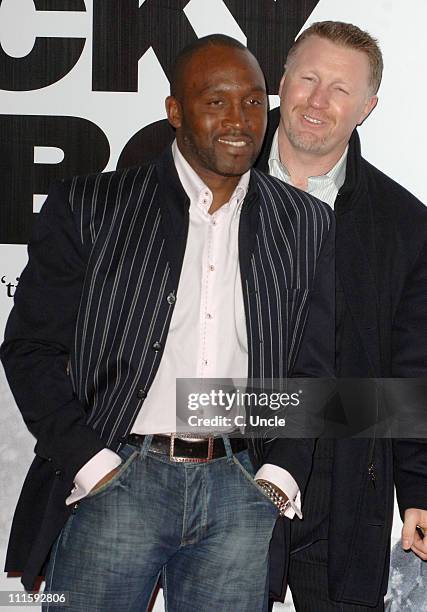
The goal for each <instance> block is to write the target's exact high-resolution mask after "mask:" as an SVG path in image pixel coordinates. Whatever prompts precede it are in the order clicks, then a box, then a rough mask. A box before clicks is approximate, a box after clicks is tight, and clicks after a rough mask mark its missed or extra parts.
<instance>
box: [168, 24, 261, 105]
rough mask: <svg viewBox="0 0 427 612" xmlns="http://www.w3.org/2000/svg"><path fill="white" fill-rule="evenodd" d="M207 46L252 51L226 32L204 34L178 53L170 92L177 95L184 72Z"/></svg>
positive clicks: (173, 68)
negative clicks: (190, 62)
mask: <svg viewBox="0 0 427 612" xmlns="http://www.w3.org/2000/svg"><path fill="white" fill-rule="evenodd" d="M205 47H230V48H231V49H239V50H240V51H247V52H248V53H250V51H249V50H248V48H247V47H245V45H243V44H242V43H241V42H239V41H238V40H236V39H235V38H232V37H231V36H226V35H225V34H209V36H202V38H198V39H197V40H195V41H194V42H192V43H190V44H189V45H187V46H186V47H184V48H183V49H182V50H181V51H180V52H179V53H178V55H177V57H176V59H175V62H174V64H173V67H172V73H171V81H170V93H171V96H176V95H177V92H178V89H179V85H180V82H181V79H182V75H183V74H184V70H185V68H186V66H187V64H188V62H189V61H190V60H191V58H192V57H193V55H195V54H196V53H197V52H198V51H200V49H204V48H205Z"/></svg>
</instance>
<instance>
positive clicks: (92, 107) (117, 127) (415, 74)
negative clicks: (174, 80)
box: [0, 0, 427, 610]
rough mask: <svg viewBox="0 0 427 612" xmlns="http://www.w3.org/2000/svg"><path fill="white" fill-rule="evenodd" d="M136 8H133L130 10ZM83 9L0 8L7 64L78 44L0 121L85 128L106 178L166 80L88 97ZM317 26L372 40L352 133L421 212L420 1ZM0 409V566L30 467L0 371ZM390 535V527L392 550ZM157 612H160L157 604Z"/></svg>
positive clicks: (152, 117)
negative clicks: (40, 39) (367, 90)
mask: <svg viewBox="0 0 427 612" xmlns="http://www.w3.org/2000/svg"><path fill="white" fill-rule="evenodd" d="M271 1H272V2H274V1H275V0H271ZM143 2H144V0H140V2H139V4H140V5H142V4H143ZM85 5H86V12H75V13H72V12H68V11H57V12H54V11H51V12H44V11H43V12H42V11H38V12H36V11H35V8H34V4H33V2H32V0H3V1H2V2H1V4H0V43H1V46H2V47H3V49H4V51H5V52H6V53H7V54H8V55H10V56H13V57H24V56H26V55H27V54H28V53H30V52H31V49H32V48H33V45H34V41H35V36H36V35H37V36H67V37H83V38H86V39H87V41H86V44H85V47H84V50H83V53H82V55H81V57H80V59H79V60H78V62H77V64H76V65H75V67H74V68H73V70H72V71H71V72H70V73H69V74H67V75H66V76H65V77H64V78H62V79H61V80H60V81H58V82H57V83H55V84H53V85H51V86H49V87H45V88H43V89H39V90H35V91H17V92H11V91H0V110H1V113H2V114H12V115H14V114H16V115H29V114H31V115H60V116H65V115H69V116H76V117H83V118H86V119H89V120H91V121H94V122H95V123H96V124H97V125H98V126H100V127H101V128H102V130H103V131H104V133H105V134H106V135H107V138H108V141H109V143H110V148H111V155H110V159H109V162H108V166H107V170H108V169H113V168H114V167H115V166H116V163H117V159H118V157H119V155H120V152H121V151H122V148H123V146H124V145H125V143H126V142H127V141H128V140H129V138H130V137H131V136H132V135H133V134H135V133H136V132H137V131H138V130H140V129H141V128H142V127H143V126H144V125H147V124H149V123H152V122H153V121H156V120H159V119H162V118H165V112H164V98H165V96H166V95H167V94H168V80H167V77H166V75H165V73H164V72H163V70H162V67H161V65H160V63H159V61H158V59H157V57H156V55H155V53H154V52H153V50H152V49H149V50H148V51H147V52H146V53H145V54H144V55H143V57H141V59H140V61H139V64H138V66H139V67H138V71H139V82H140V83H142V76H143V80H144V83H145V84H146V83H149V95H147V91H146V90H145V88H144V87H142V86H141V87H139V88H138V91H137V92H131V93H127V92H126V93H115V94H113V95H112V93H111V92H102V91H101V92H99V91H96V92H94V91H92V87H91V65H92V57H91V53H92V51H91V48H92V47H91V36H92V0H86V2H85ZM184 10H185V14H186V16H187V18H188V20H189V22H190V24H191V26H192V28H193V29H194V31H195V32H196V34H197V35H198V36H203V35H206V34H210V33H213V32H223V33H226V34H229V35H231V36H234V37H235V38H238V39H239V40H241V41H242V42H243V43H246V38H245V34H244V33H243V32H242V30H241V29H240V27H239V25H238V24H237V23H236V22H235V21H234V18H233V16H232V15H231V13H230V12H229V10H228V9H227V7H226V6H225V4H224V3H223V2H222V0H191V1H190V2H188V4H187V5H186V7H185V9H184ZM322 19H339V20H343V21H350V22H353V23H355V24H356V25H358V26H360V27H362V28H363V29H367V30H368V31H369V32H370V33H371V34H373V35H374V36H376V37H377V38H378V39H379V41H380V44H381V48H382V50H383V53H384V59H385V73H384V79H383V83H382V86H381V89H380V94H379V96H380V101H379V105H378V107H377V109H376V110H375V111H374V113H373V114H372V116H371V117H370V118H369V119H368V121H367V122H366V123H365V125H363V126H362V128H361V129H360V132H361V137H362V146H363V152H364V155H365V157H367V158H368V159H369V160H370V161H371V162H372V163H374V164H375V165H376V166H378V167H379V168H381V169H382V170H383V171H385V172H386V173H387V174H389V175H391V176H392V177H393V178H395V179H396V180H398V181H399V182H400V183H402V184H403V185H405V186H406V187H407V188H408V189H409V190H410V191H412V192H413V193H414V194H415V195H416V196H418V197H419V198H420V199H421V200H423V201H424V202H427V183H426V181H425V179H424V169H423V162H424V149H425V142H426V141H427V122H426V121H425V119H424V117H423V114H424V112H425V109H424V100H425V98H426V96H427V80H426V78H425V59H426V57H427V37H426V34H425V23H426V22H427V4H426V2H425V0H411V2H405V1H404V0H346V2H343V1H342V0H320V2H319V3H318V5H317V7H316V9H315V10H314V12H313V13H312V15H311V16H310V18H309V19H308V21H307V24H309V23H311V22H313V21H316V20H322ZM283 61H284V58H283V57H277V62H279V63H280V64H282V63H283ZM277 103H278V99H277V97H276V96H272V97H271V104H272V106H275V105H277ZM118 117H119V118H120V121H118V120H117V118H118ZM62 157H63V153H62V151H60V150H58V149H54V148H48V147H35V150H34V162H35V163H58V162H60V161H61V159H62ZM0 180H1V177H0ZM43 199H44V195H43V194H38V195H35V196H34V212H37V211H38V210H39V209H40V206H41V203H42V201H43ZM25 261H26V247H25V246H23V245H0V266H1V268H0V281H1V282H0V335H1V336H2V335H3V328H4V324H5V320H6V318H7V313H8V312H9V310H10V308H11V305H12V299H11V295H12V294H13V289H14V287H13V284H14V283H15V282H16V281H15V279H16V278H17V277H19V273H20V271H21V269H22V267H23V265H24V264H25ZM0 403H1V410H0V431H1V432H2V433H1V440H0V453H1V455H0V461H1V468H2V469H1V470H0V495H1V499H2V504H1V505H0V557H3V556H4V550H5V546H6V540H7V535H8V530H9V526H10V520H11V516H12V512H13V508H14V505H15V502H16V498H17V495H18V493H19V490H20V487H21V484H22V480H23V477H24V474H25V472H26V469H27V467H28V465H29V463H30V461H31V458H32V448H33V446H34V442H33V440H32V439H31V436H30V435H29V434H28V433H27V432H26V431H25V427H24V424H23V422H22V420H21V418H20V416H19V415H18V412H17V409H16V408H15V406H14V403H13V399H12V397H11V395H10V392H9V390H8V388H7V384H6V382H5V379H4V374H3V372H2V370H0ZM399 528H400V526H399V520H398V519H397V520H396V521H395V526H394V530H393V540H395V539H396V538H397V535H398V532H399ZM18 588H20V587H19V583H18V580H17V579H11V578H9V579H7V580H6V578H5V577H3V579H2V580H0V590H15V589H18ZM157 608H158V609H159V610H161V609H162V604H161V602H159V603H158V604H157ZM14 609H15V610H17V609H18V608H16V607H15V608H14ZM33 609H34V608H33Z"/></svg>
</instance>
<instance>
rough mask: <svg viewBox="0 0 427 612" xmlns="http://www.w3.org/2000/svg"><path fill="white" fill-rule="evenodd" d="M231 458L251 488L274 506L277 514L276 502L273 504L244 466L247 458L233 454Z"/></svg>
mask: <svg viewBox="0 0 427 612" xmlns="http://www.w3.org/2000/svg"><path fill="white" fill-rule="evenodd" d="M233 460H234V463H235V464H236V466H237V467H238V468H239V470H240V471H241V473H242V474H243V476H244V477H245V478H246V480H247V481H248V483H249V484H250V485H251V486H252V488H253V489H255V491H256V492H257V493H258V494H259V495H260V496H262V498H263V500H264V501H266V502H268V504H269V505H270V506H272V507H273V508H274V510H275V511H276V514H277V515H278V514H279V509H278V507H277V506H276V504H274V503H273V502H272V501H271V499H270V498H269V497H268V495H267V493H266V492H265V491H264V489H263V488H262V487H260V485H259V484H257V482H256V480H255V479H254V477H253V476H252V474H251V473H250V472H249V471H248V470H247V469H246V467H245V463H246V461H248V462H250V459H249V458H247V459H246V458H243V459H242V460H240V459H238V458H237V457H236V456H235V455H234V456H233Z"/></svg>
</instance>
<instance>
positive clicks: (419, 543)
mask: <svg viewBox="0 0 427 612" xmlns="http://www.w3.org/2000/svg"><path fill="white" fill-rule="evenodd" d="M421 534H423V536H424V537H422V535H421ZM402 548H403V549H404V550H409V549H411V550H413V551H414V553H415V554H416V555H418V557H420V559H423V561H427V510H419V509H418V508H408V510H405V520H404V523H403V528H402Z"/></svg>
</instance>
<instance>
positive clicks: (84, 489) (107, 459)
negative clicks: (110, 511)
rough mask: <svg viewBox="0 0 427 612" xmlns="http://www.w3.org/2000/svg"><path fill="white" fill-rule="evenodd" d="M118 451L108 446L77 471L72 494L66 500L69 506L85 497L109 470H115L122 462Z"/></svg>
mask: <svg viewBox="0 0 427 612" xmlns="http://www.w3.org/2000/svg"><path fill="white" fill-rule="evenodd" d="M121 462H122V460H121V459H120V457H119V455H117V453H115V452H113V451H112V450H110V449H108V448H103V449H102V450H100V451H99V453H96V455H94V456H93V457H92V459H89V461H88V462H87V463H85V464H84V466H83V467H82V468H80V470H79V471H78V472H77V474H76V476H75V478H74V488H73V490H72V491H71V494H70V495H69V496H68V497H67V499H66V500H65V503H66V505H67V506H69V505H70V504H74V503H75V502H76V501H78V500H79V499H83V497H86V495H87V494H88V493H89V492H90V491H91V490H92V489H93V487H94V486H95V485H96V483H97V482H99V481H100V480H101V478H103V477H104V476H105V475H106V474H108V472H111V470H114V468H116V467H118V466H119V465H120V464H121Z"/></svg>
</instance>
